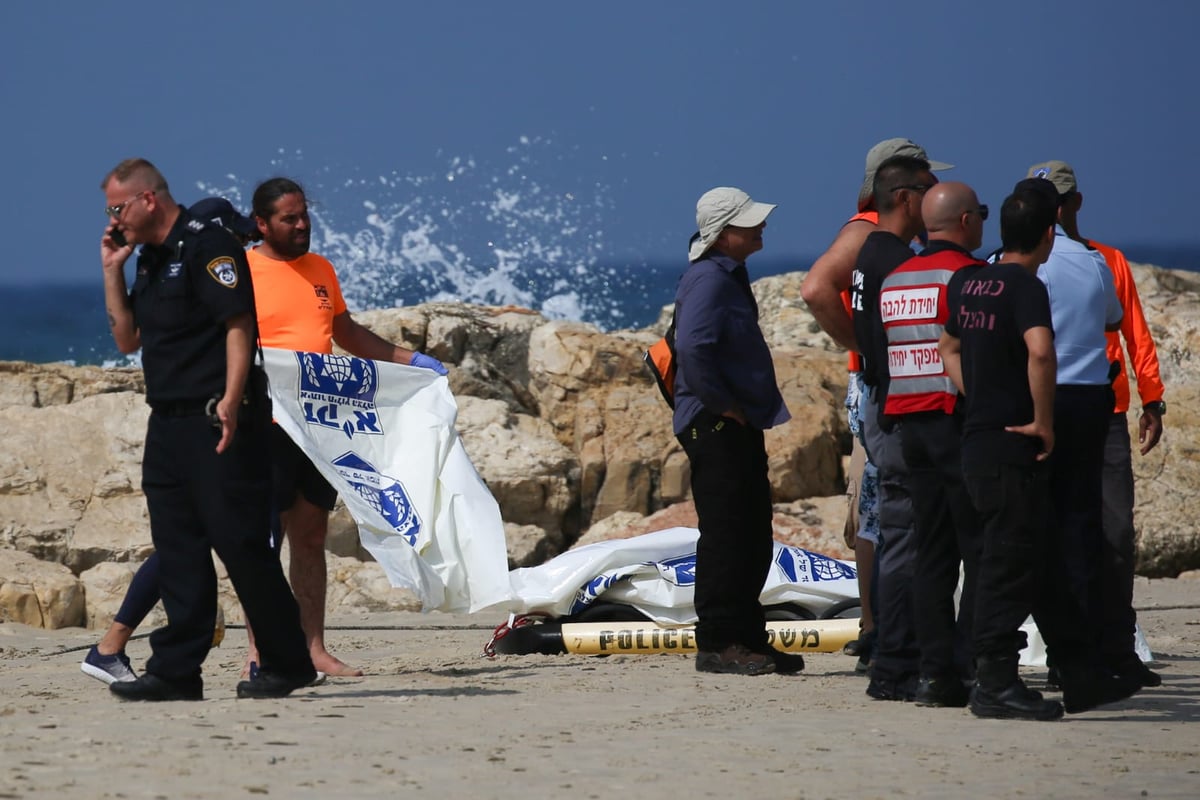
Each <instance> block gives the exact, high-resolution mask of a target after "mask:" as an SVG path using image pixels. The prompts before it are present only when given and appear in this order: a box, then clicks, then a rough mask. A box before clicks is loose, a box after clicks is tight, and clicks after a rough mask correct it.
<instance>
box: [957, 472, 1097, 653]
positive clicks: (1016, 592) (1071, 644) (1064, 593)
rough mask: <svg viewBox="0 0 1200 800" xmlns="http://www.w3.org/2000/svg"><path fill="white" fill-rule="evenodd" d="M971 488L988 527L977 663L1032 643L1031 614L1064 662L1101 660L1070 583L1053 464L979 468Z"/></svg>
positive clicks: (979, 587) (1049, 648)
mask: <svg viewBox="0 0 1200 800" xmlns="http://www.w3.org/2000/svg"><path fill="white" fill-rule="evenodd" d="M966 484H967V491H968V492H969V493H970V495H971V501H972V503H973V504H974V506H975V510H976V511H977V512H978V514H979V518H980V522H982V524H983V543H982V547H981V550H980V554H979V569H978V574H977V576H976V585H975V635H974V650H975V658H976V659H988V660H993V661H995V660H1002V659H1009V658H1012V659H1015V658H1016V657H1017V655H1018V653H1019V652H1020V650H1021V648H1023V647H1024V646H1025V644H1026V638H1025V634H1024V633H1023V632H1022V631H1021V630H1020V627H1021V624H1022V623H1023V622H1024V621H1025V618H1026V617H1027V616H1028V615H1029V614H1030V613H1032V614H1033V619H1034V622H1036V623H1037V626H1038V630H1039V631H1040V632H1041V634H1042V638H1043V639H1045V641H1046V652H1047V655H1048V656H1049V657H1050V658H1052V659H1054V660H1055V662H1056V663H1058V664H1060V665H1068V664H1076V663H1081V662H1083V661H1088V660H1091V659H1092V658H1094V654H1095V651H1094V648H1093V647H1092V646H1091V643H1090V641H1089V637H1088V634H1087V631H1086V630H1085V629H1084V622H1083V612H1082V611H1081V610H1080V608H1079V606H1078V605H1077V603H1076V601H1075V597H1074V595H1073V594H1072V593H1071V591H1070V589H1069V587H1067V586H1066V584H1065V583H1064V582H1063V574H1062V570H1063V567H1062V557H1061V549H1060V542H1059V539H1058V536H1057V535H1056V529H1055V526H1054V522H1053V516H1052V515H1053V510H1052V504H1051V501H1050V476H1049V469H1048V468H1047V466H1046V465H1045V464H1044V463H1035V464H1031V465H1028V466H1014V465H1009V464H997V465H994V466H992V467H989V468H986V469H985V468H974V467H973V468H971V469H969V470H967V472H966Z"/></svg>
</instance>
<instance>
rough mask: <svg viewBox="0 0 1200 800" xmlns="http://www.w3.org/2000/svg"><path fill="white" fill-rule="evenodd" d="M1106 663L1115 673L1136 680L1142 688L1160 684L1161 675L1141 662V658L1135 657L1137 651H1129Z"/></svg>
mask: <svg viewBox="0 0 1200 800" xmlns="http://www.w3.org/2000/svg"><path fill="white" fill-rule="evenodd" d="M1108 665H1109V667H1110V668H1111V669H1112V671H1113V672H1115V673H1116V674H1117V675H1120V676H1122V677H1127V678H1132V679H1134V680H1136V681H1137V682H1138V683H1140V684H1141V685H1142V688H1146V687H1147V686H1162V676H1161V675H1159V674H1158V673H1157V672H1155V671H1154V670H1152V669H1150V668H1149V667H1147V666H1146V665H1145V664H1143V663H1142V660H1141V659H1140V658H1138V657H1137V653H1129V654H1128V655H1126V656H1124V657H1123V658H1116V659H1112V660H1110V661H1109V662H1108Z"/></svg>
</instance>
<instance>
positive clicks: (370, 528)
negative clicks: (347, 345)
mask: <svg viewBox="0 0 1200 800" xmlns="http://www.w3.org/2000/svg"><path fill="white" fill-rule="evenodd" d="M265 358H266V368H267V374H268V377H269V379H270V391H271V400H272V403H273V404H274V415H275V420H276V422H278V423H279V425H280V426H281V427H282V428H283V429H284V431H286V432H287V434H288V435H289V436H290V437H291V438H292V440H293V441H295V442H296V443H297V444H298V445H299V446H300V448H301V449H302V450H304V452H305V453H306V454H308V456H309V457H310V458H311V459H312V461H313V463H314V464H316V466H317V469H319V470H320V472H321V474H322V475H324V476H325V479H326V480H328V481H329V482H330V484H331V485H332V486H333V487H334V488H335V489H336V490H337V492H338V494H339V495H340V496H341V498H342V500H343V501H344V502H345V503H346V507H347V508H348V509H349V511H350V513H351V515H352V516H353V517H354V519H355V521H356V522H357V523H358V531H359V538H360V539H361V541H362V543H363V547H365V548H366V549H367V551H368V552H370V553H371V555H372V556H374V557H375V560H376V561H378V562H379V564H380V565H381V566H382V567H383V569H384V572H385V573H386V574H387V577H388V580H389V581H390V582H391V583H392V585H393V586H402V587H405V588H408V589H411V590H412V591H413V592H415V593H416V594H417V596H418V597H419V598H420V599H421V603H422V608H423V610H426V611H435V610H436V611H472V612H474V611H481V610H485V609H489V608H497V607H504V608H507V606H508V604H509V601H510V599H511V596H512V589H511V586H510V584H509V580H508V555H507V551H506V549H505V543H504V523H503V521H502V520H501V518H500V509H499V506H497V504H496V500H495V498H493V497H492V494H491V492H489V491H488V488H487V486H486V485H485V484H484V483H483V481H482V480H481V479H480V477H479V474H478V473H477V472H476V471H475V468H474V466H472V464H471V461H470V459H469V458H468V457H467V454H466V451H465V450H464V449H463V445H462V441H461V440H460V439H459V437H458V433H457V431H456V430H455V427H454V421H455V418H456V416H457V414H458V407H457V405H456V404H455V402H454V397H453V395H452V394H451V393H450V389H449V386H448V384H447V381H446V379H445V378H444V377H441V376H439V375H437V374H436V373H434V372H432V371H431V370H427V369H419V368H416V367H410V366H404V365H399V364H390V363H386V362H375V361H368V360H364V359H360V358H354V357H351V356H336V355H321V354H317V353H295V352H291V351H288V350H275V349H267V350H265Z"/></svg>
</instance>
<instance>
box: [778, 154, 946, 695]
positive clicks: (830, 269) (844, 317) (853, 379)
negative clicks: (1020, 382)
mask: <svg viewBox="0 0 1200 800" xmlns="http://www.w3.org/2000/svg"><path fill="white" fill-rule="evenodd" d="M892 156H912V157H915V158H919V159H922V160H924V161H928V162H929V168H930V170H932V171H934V172H937V171H939V170H946V169H952V168H953V165H952V164H946V163H943V162H941V161H933V160H931V159H929V157H928V156H927V155H926V153H925V149H924V148H923V147H921V146H920V145H918V144H917V143H916V142H914V141H912V140H911V139H905V138H893V139H884V140H883V141H882V142H879V143H878V144H876V145H875V146H874V147H872V148H871V149H870V150H868V151H867V161H866V167H865V169H864V174H863V182H862V187H861V188H860V189H859V191H858V213H856V214H855V215H854V216H852V217H851V218H850V219H849V220H848V221H847V222H846V224H845V225H843V226H842V229H841V230H840V231H839V232H838V235H837V237H836V238H835V239H834V240H833V244H831V245H830V246H829V249H828V250H826V251H825V253H824V254H822V255H821V257H820V258H818V259H817V260H816V261H815V262H813V265H812V267H811V268H810V269H809V271H808V275H806V276H805V278H804V283H803V284H802V285H801V286H800V296H801V297H803V298H804V302H805V303H807V304H808V308H809V310H810V311H811V312H812V315H813V317H814V318H815V319H816V320H817V323H818V324H819V325H820V326H821V328H822V329H823V330H824V331H825V332H826V333H827V334H829V336H830V337H832V338H833V340H834V341H835V342H837V343H838V344H840V345H841V346H842V347H845V348H846V349H847V350H849V351H850V355H849V363H848V364H847V367H848V369H849V371H850V381H849V385H848V387H847V391H846V409H847V412H848V416H849V420H850V430H851V431H852V432H853V433H854V436H855V439H854V446H855V449H857V450H861V449H862V427H861V415H860V414H859V398H861V397H862V394H863V390H864V387H863V382H862V359H861V358H860V356H859V354H858V352H857V349H858V346H857V344H856V343H855V339H854V324H853V322H852V316H851V314H852V312H851V309H850V276H851V274H852V273H853V272H854V264H855V262H856V261H857V260H858V253H859V250H861V249H862V245H863V242H864V241H866V239H867V236H869V235H870V234H871V232H872V231H874V230H875V227H876V225H878V223H879V211H878V209H877V208H876V207H875V198H874V194H873V191H872V187H873V185H874V183H875V173H876V172H877V171H878V170H879V166H880V165H881V164H883V162H884V161H887V160H888V159H889V158H891V157H892ZM865 461H866V466H865V468H864V469H863V473H862V475H861V476H859V475H852V476H850V480H851V481H859V478H860V477H861V481H859V482H858V484H857V486H858V489H859V491H860V492H861V496H859V497H852V498H851V501H850V502H851V503H852V504H855V505H857V506H858V511H859V525H858V527H857V528H856V529H855V530H854V531H853V534H854V537H853V538H854V555H855V560H856V562H857V565H858V592H859V596H860V597H861V598H862V613H863V616H862V636H861V637H860V640H859V642H857V643H854V648H853V652H854V653H855V654H857V655H858V656H859V664H858V669H859V671H861V672H865V671H866V670H867V665H868V663H869V661H870V659H871V653H872V649H873V642H874V638H875V630H874V628H875V621H874V613H873V611H874V608H873V605H872V596H871V591H872V588H871V584H872V582H873V575H874V561H875V546H876V545H877V544H878V543H879V512H878V501H877V498H876V491H877V488H876V487H877V477H876V468H875V465H874V464H872V463H871V462H870V460H869V459H865ZM847 538H850V537H847ZM847 652H850V650H848V651H847Z"/></svg>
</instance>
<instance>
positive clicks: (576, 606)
mask: <svg viewBox="0 0 1200 800" xmlns="http://www.w3.org/2000/svg"><path fill="white" fill-rule="evenodd" d="M633 572H634V571H633V570H614V571H613V572H606V573H604V574H603V575H597V576H596V577H594V578H592V579H591V580H590V581H588V582H587V583H585V584H584V585H583V586H580V587H579V590H578V591H577V592H575V599H574V600H572V601H571V608H570V610H569V611H568V612H567V613H568V614H578V613H579V612H580V611H583V610H584V609H585V608H587V607H588V606H590V605H591V604H592V603H594V602H596V599H597V598H599V597H600V595H602V594H604V593H605V592H607V591H608V589H609V587H610V586H612V585H613V584H614V583H616V582H617V581H622V580H625V578H627V577H629V576H630V575H632V574H633Z"/></svg>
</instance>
